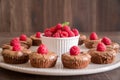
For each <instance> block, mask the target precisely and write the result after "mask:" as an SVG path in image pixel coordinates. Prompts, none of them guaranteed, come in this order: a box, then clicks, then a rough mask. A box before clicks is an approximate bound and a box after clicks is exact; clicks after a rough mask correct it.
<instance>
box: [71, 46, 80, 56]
mask: <svg viewBox="0 0 120 80" xmlns="http://www.w3.org/2000/svg"><path fill="white" fill-rule="evenodd" d="M79 53H80V48H79V47H78V46H72V47H71V48H70V55H78V54H79Z"/></svg>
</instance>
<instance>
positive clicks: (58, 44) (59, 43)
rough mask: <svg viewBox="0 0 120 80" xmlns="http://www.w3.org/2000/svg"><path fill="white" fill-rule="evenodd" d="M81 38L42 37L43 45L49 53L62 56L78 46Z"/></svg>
mask: <svg viewBox="0 0 120 80" xmlns="http://www.w3.org/2000/svg"><path fill="white" fill-rule="evenodd" d="M79 37H80V35H78V36H75V37H68V38H54V37H45V36H42V37H41V40H42V43H43V44H45V45H46V47H47V48H48V50H49V51H52V52H55V53H57V54H58V56H60V55H61V54H63V53H66V52H68V51H69V49H70V48H71V47H72V46H77V45H78V41H79Z"/></svg>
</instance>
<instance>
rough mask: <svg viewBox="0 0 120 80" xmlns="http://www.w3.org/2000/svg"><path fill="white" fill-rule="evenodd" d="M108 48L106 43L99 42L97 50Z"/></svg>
mask: <svg viewBox="0 0 120 80" xmlns="http://www.w3.org/2000/svg"><path fill="white" fill-rule="evenodd" d="M105 50H106V46H105V44H104V43H102V42H99V43H98V45H97V51H105Z"/></svg>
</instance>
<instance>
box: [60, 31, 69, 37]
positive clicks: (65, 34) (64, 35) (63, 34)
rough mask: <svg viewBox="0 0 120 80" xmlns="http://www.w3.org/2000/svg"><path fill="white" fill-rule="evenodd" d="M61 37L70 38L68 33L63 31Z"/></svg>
mask: <svg viewBox="0 0 120 80" xmlns="http://www.w3.org/2000/svg"><path fill="white" fill-rule="evenodd" d="M60 36H61V37H62V38H64V37H68V33H67V32H66V31H62V32H61V34H60Z"/></svg>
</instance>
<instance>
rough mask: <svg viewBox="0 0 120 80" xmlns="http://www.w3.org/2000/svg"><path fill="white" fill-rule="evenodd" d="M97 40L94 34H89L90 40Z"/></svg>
mask: <svg viewBox="0 0 120 80" xmlns="http://www.w3.org/2000/svg"><path fill="white" fill-rule="evenodd" d="M97 39H98V36H97V34H96V33H95V32H92V33H91V34H90V40H97Z"/></svg>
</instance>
